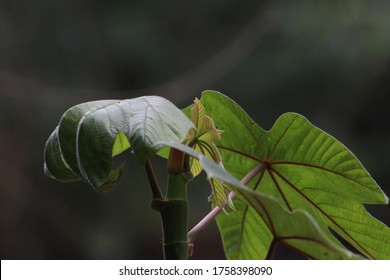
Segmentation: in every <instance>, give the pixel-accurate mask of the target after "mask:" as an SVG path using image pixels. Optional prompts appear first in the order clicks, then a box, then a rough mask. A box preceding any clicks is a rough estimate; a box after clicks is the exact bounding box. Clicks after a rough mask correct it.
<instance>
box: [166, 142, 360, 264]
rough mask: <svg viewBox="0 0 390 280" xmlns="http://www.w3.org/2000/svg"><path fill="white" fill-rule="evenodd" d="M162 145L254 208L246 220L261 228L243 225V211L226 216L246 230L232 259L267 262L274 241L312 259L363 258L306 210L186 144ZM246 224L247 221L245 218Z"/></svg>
mask: <svg viewBox="0 0 390 280" xmlns="http://www.w3.org/2000/svg"><path fill="white" fill-rule="evenodd" d="M160 145H161V146H169V147H173V148H175V149H178V150H181V151H183V152H185V153H187V154H188V155H190V156H192V157H194V158H196V159H198V160H199V162H200V164H201V165H202V167H203V169H204V170H205V171H206V173H207V177H208V180H213V179H214V180H218V181H222V182H224V183H226V184H228V185H229V186H230V187H231V188H232V189H233V190H234V191H235V192H236V193H237V194H238V195H239V197H240V198H241V200H242V201H245V203H246V204H247V205H250V209H251V210H252V213H251V214H249V213H248V212H247V215H251V217H246V218H247V219H251V220H253V221H257V222H259V224H258V225H256V224H253V225H248V223H242V220H237V219H235V218H234V216H232V215H236V214H237V213H239V211H234V212H232V214H230V215H224V216H225V217H227V218H228V219H230V220H232V221H234V222H235V223H236V224H238V225H239V226H240V227H242V228H243V231H244V232H243V233H242V234H240V235H237V236H236V237H237V238H239V239H240V241H241V242H242V244H241V245H242V248H241V249H240V252H239V255H238V256H234V257H232V256H231V252H227V255H228V256H230V258H231V259H232V258H234V259H260V258H261V259H264V258H265V255H266V254H267V251H268V247H267V246H269V244H270V243H271V242H272V240H274V239H277V240H279V241H281V242H283V243H285V244H287V245H289V246H291V247H293V248H295V249H297V250H299V251H301V252H302V253H304V254H305V255H307V256H309V257H310V258H312V259H359V258H360V256H358V255H356V254H353V253H351V252H350V251H348V250H346V249H345V248H343V247H342V246H340V245H339V244H338V243H337V242H334V241H332V240H331V239H329V238H328V237H327V236H326V234H325V233H324V231H323V230H322V229H321V228H320V227H319V226H318V223H317V222H316V221H315V220H314V219H313V218H312V217H311V216H310V214H308V213H307V212H306V211H304V210H301V209H298V210H293V211H292V212H290V211H289V210H287V209H285V207H283V206H282V205H281V203H280V202H278V201H277V200H276V199H274V198H273V197H271V196H269V195H267V194H265V193H262V192H255V191H253V190H251V189H249V188H248V187H247V186H245V185H243V184H242V183H241V182H239V181H238V180H237V179H236V178H235V177H234V176H232V175H231V174H230V173H228V172H227V171H226V170H225V169H224V168H223V167H222V166H221V165H220V164H217V163H215V162H214V161H212V160H210V159H209V158H207V157H206V156H204V155H202V154H200V153H198V152H197V151H195V150H193V149H191V148H190V147H188V146H186V145H183V144H179V143H170V142H162V143H160ZM220 216H221V215H220ZM244 222H247V221H245V219H244ZM260 225H263V227H262V228H259V227H258V226H260ZM223 230H224V231H226V232H230V230H231V228H223ZM233 232H234V229H233ZM233 235H235V233H233ZM259 240H262V242H258V241H259ZM228 241H229V240H228ZM262 244H266V245H267V246H263V245H262ZM243 248H245V249H243ZM232 251H235V248H232ZM259 254H260V255H259Z"/></svg>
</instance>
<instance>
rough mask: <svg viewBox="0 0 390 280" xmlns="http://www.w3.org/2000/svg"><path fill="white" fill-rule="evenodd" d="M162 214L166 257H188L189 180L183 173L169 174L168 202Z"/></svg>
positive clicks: (173, 258) (175, 258)
mask: <svg viewBox="0 0 390 280" xmlns="http://www.w3.org/2000/svg"><path fill="white" fill-rule="evenodd" d="M160 215H161V221H162V225H163V234H164V237H163V238H164V242H163V251H164V259H166V260H183V259H188V240H187V230H188V201H187V181H186V180H185V178H184V177H183V176H182V175H181V174H169V175H168V190H167V202H166V205H165V207H164V208H163V209H162V210H161V211H160Z"/></svg>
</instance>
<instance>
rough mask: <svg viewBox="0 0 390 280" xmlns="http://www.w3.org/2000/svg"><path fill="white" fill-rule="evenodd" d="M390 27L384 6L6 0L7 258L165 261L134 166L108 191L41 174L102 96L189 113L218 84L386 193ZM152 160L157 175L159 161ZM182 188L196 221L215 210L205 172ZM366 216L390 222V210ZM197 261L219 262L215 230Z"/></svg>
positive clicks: (263, 121) (0, 200)
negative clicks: (316, 140) (309, 126)
mask: <svg viewBox="0 0 390 280" xmlns="http://www.w3.org/2000/svg"><path fill="white" fill-rule="evenodd" d="M389 30H390V2H389V1H387V0H382V1H375V0H373V1H359V0H354V1H352V0H349V1H287V0H286V1H249V0H242V1H226V0H224V1H222V0H214V1H205V0H199V1H179V0H173V1H157V0H155V1H151V0H148V1H146V0H144V1H129V0H127V1H125V0H117V1H96V0H95V1H88V0H84V1H81V0H50V1H49V0H36V1H19V0H0V126H1V128H0V129H1V130H0V131H1V132H0V173H1V176H0V179H1V181H0V256H1V258H2V259H160V258H162V254H161V248H160V247H161V244H160V241H161V232H160V224H159V216H158V214H157V213H156V212H153V211H152V210H150V208H149V201H150V193H149V188H148V186H147V181H146V175H145V174H144V171H143V168H141V166H140V165H139V164H138V162H137V161H136V159H135V158H130V159H128V160H127V165H126V168H125V169H126V172H125V175H124V178H123V179H122V180H121V182H120V184H119V185H118V186H117V188H116V189H115V190H114V191H113V192H112V193H110V194H107V195H102V194H98V193H96V192H95V191H93V190H92V189H91V188H90V187H89V186H87V185H84V184H81V183H80V184H77V183H76V184H62V183H59V182H56V181H53V180H50V179H49V178H47V177H45V176H44V174H43V148H44V144H45V141H46V139H47V137H48V136H49V135H50V133H51V132H52V130H53V129H54V128H55V126H56V125H57V123H58V121H59V119H60V117H61V115H62V113H63V112H64V111H65V110H66V109H68V108H69V107H70V106H72V105H75V104H78V103H80V102H84V101H90V100H96V99H111V98H133V97H136V96H140V95H149V94H156V95H161V96H164V97H166V98H168V99H170V100H171V101H172V102H174V103H175V104H176V105H178V106H179V107H184V106H187V105H189V104H190V103H191V102H192V101H193V99H194V98H195V97H199V96H200V92H201V91H202V90H205V89H215V90H218V91H221V92H223V93H225V94H226V95H228V96H230V97H231V98H233V99H234V100H236V101H237V102H238V103H239V104H240V105H241V106H242V107H243V108H245V109H246V110H247V111H248V112H249V114H250V115H251V116H252V117H253V118H254V119H255V120H256V121H257V122H258V123H259V124H260V125H261V126H262V127H264V128H266V129H268V128H270V127H271V126H272V124H273V122H274V121H275V120H276V118H277V117H278V116H279V115H281V114H282V113H284V112H286V111H294V112H298V113H301V114H303V115H305V116H306V117H307V118H308V119H309V120H311V121H312V122H313V123H314V124H315V125H317V126H319V127H320V128H322V129H324V130H325V131H327V132H329V133H330V134H332V135H333V136H335V137H336V138H338V139H339V140H340V141H342V142H343V143H344V144H345V145H346V146H347V147H349V148H350V149H351V150H352V151H353V152H354V153H355V155H356V156H357V157H358V158H359V159H360V160H361V161H362V163H363V164H364V166H365V167H366V168H367V169H368V171H369V172H370V173H371V175H372V176H373V177H374V178H375V180H377V182H378V184H379V185H380V186H381V187H382V188H383V190H384V191H385V192H386V193H387V194H390V186H389V182H390V178H389V176H390V175H389V174H390V173H389V170H388V169H389V167H388V160H389V159H390V148H389V143H390V141H389V140H390V133H389V131H390V121H389V119H390V118H389V116H388V115H389V112H388V111H389V109H390V105H389V101H390V98H389V93H390V33H389ZM154 163H155V166H156V169H157V175H158V177H159V178H160V179H161V180H164V168H165V163H164V161H163V160H160V159H155V160H154ZM189 192H190V193H189V195H190V203H191V209H190V211H191V213H190V215H191V217H190V220H191V225H194V224H195V223H196V222H197V221H198V220H199V219H200V218H201V217H202V216H204V215H205V214H206V213H207V211H209V205H208V203H207V197H208V195H209V194H210V190H209V188H208V185H207V183H206V181H205V180H204V177H203V178H200V179H198V180H197V182H196V183H192V184H191V185H190V187H189ZM367 208H368V209H369V211H370V212H371V213H372V214H373V215H374V216H375V217H377V218H378V219H380V220H381V221H383V222H384V223H386V224H387V225H390V211H389V207H387V206H367ZM277 257H279V258H296V257H299V256H296V255H294V254H292V253H291V252H289V251H288V250H287V251H286V250H284V249H281V250H280V251H279V252H278V255H277ZM194 258H198V259H223V258H224V254H223V252H222V247H221V241H220V239H219V236H218V232H217V228H216V226H215V225H212V226H210V228H208V229H207V230H206V231H205V232H204V233H203V235H202V236H201V237H200V238H199V239H198V242H197V244H196V247H195V255H194Z"/></svg>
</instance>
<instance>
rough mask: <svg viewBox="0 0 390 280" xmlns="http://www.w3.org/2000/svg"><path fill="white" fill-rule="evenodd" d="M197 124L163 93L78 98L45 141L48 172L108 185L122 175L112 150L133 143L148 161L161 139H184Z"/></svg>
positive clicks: (100, 187) (99, 186) (102, 188)
mask: <svg viewBox="0 0 390 280" xmlns="http://www.w3.org/2000/svg"><path fill="white" fill-rule="evenodd" d="M192 127H193V124H192V123H191V121H190V120H189V119H188V118H187V117H186V116H185V115H184V113H183V112H182V111H181V110H179V109H178V108H177V107H176V106H175V105H173V104H172V103H171V102H169V101H168V100H166V99H164V98H162V97H158V96H145V97H140V98H135V99H128V100H102V101H93V102H88V103H83V104H79V105H76V106H74V107H72V108H70V109H69V110H68V111H66V112H65V113H64V115H63V116H62V118H61V120H60V123H59V125H58V127H57V128H56V129H55V130H54V132H53V133H52V134H51V136H50V137H49V139H48V141H47V143H46V146H45V154H44V160H45V163H44V169H45V173H46V174H47V175H48V176H50V177H52V178H55V179H57V180H60V181H65V182H67V181H75V180H79V179H83V180H85V181H86V182H88V183H89V184H91V185H92V186H93V187H94V188H95V189H97V190H99V191H108V190H109V189H111V187H112V186H113V184H114V183H115V182H116V181H117V180H118V179H119V178H120V175H121V167H119V168H117V169H112V157H113V156H115V155H117V154H120V153H121V152H123V151H125V150H126V149H128V148H130V147H131V149H132V151H133V152H134V153H135V155H136V156H137V157H138V159H139V160H140V161H141V163H145V161H146V160H147V159H148V158H149V157H150V156H151V155H153V154H154V153H156V152H157V150H156V148H155V143H156V142H159V141H174V142H179V143H180V142H182V141H184V139H185V138H186V136H187V134H188V132H189V130H190V129H191V128H192Z"/></svg>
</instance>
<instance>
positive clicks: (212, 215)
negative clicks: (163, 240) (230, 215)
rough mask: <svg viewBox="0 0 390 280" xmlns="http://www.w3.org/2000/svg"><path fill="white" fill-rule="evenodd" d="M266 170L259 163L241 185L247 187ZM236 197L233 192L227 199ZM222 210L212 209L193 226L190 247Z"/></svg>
mask: <svg viewBox="0 0 390 280" xmlns="http://www.w3.org/2000/svg"><path fill="white" fill-rule="evenodd" d="M266 168H267V166H266V165H265V164H263V163H259V165H257V166H256V167H255V168H253V169H252V170H251V171H249V172H248V174H246V175H245V176H244V178H242V180H241V183H242V184H244V185H247V184H248V183H249V182H250V181H251V180H252V179H253V178H254V177H255V176H256V175H257V174H259V173H260V172H262V171H264V170H265V169H266ZM235 197H236V194H235V193H234V192H230V194H229V198H230V199H232V200H233V199H234V198H235ZM226 204H227V202H226V203H225V204H224V207H225V206H226ZM222 210H223V208H221V207H218V206H216V207H214V208H213V209H212V210H211V211H210V212H209V213H208V214H207V215H206V216H205V217H204V218H203V219H202V220H201V221H200V222H199V223H198V224H197V225H196V226H194V227H193V228H192V229H191V230H190V231H189V232H188V235H187V237H188V242H189V244H190V246H191V247H192V246H193V243H194V242H195V240H196V239H197V238H198V236H199V235H200V233H201V232H202V231H203V230H204V229H205V227H206V226H207V225H208V224H209V223H210V222H211V221H213V220H214V218H215V217H216V216H217V215H218V214H219V213H221V212H222Z"/></svg>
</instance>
